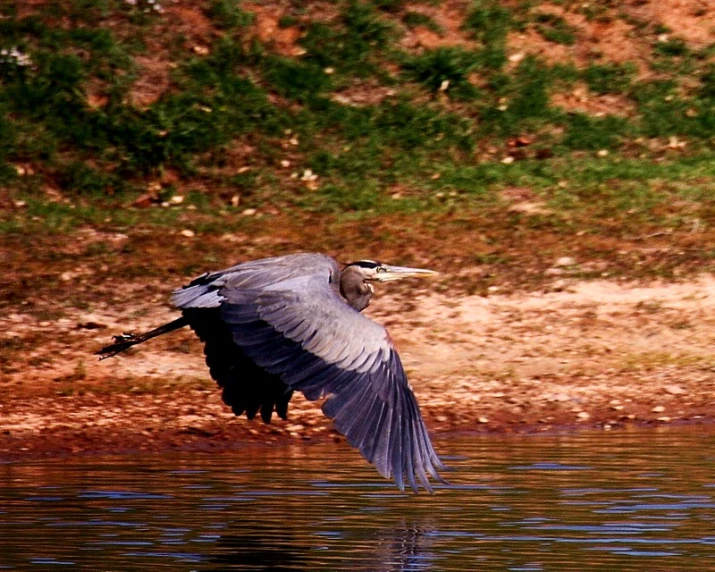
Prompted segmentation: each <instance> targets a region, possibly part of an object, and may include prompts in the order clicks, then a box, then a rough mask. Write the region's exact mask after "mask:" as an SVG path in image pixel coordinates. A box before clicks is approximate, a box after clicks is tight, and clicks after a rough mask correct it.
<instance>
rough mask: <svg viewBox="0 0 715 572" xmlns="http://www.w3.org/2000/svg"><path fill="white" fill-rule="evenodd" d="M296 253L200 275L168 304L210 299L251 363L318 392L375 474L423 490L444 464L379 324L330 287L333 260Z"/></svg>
mask: <svg viewBox="0 0 715 572" xmlns="http://www.w3.org/2000/svg"><path fill="white" fill-rule="evenodd" d="M298 256H300V257H301V258H300V260H298V259H296V258H294V257H282V258H280V259H273V263H272V264H262V265H261V264H254V265H253V266H250V263H249V264H246V265H239V266H237V267H234V268H233V269H229V271H224V272H222V273H220V274H216V275H207V276H205V277H202V278H199V279H197V280H196V281H194V283H192V284H191V285H189V287H188V288H186V289H183V290H178V291H177V292H176V293H175V295H174V303H175V304H176V305H177V306H178V307H179V308H181V309H184V310H187V309H191V308H201V307H203V308H206V307H218V309H219V313H220V316H221V319H222V321H223V322H224V323H225V324H226V325H227V326H228V328H229V329H230V331H231V335H232V338H233V342H234V343H235V344H236V345H238V346H240V348H241V350H242V352H243V353H244V354H245V355H247V356H248V357H250V358H251V359H252V360H253V361H254V362H255V363H256V365H258V366H259V367H261V368H263V369H264V370H265V371H267V372H269V373H271V374H274V375H278V376H280V378H281V380H282V381H283V382H284V383H285V384H286V385H288V386H289V387H291V388H292V389H297V390H299V391H301V392H302V393H303V394H304V395H305V396H306V397H307V398H308V399H310V400H316V399H318V398H320V397H321V396H327V399H326V400H325V402H324V404H323V412H324V413H325V414H326V415H327V416H328V417H330V418H332V419H333V420H334V423H335V428H336V429H337V430H338V431H340V432H341V433H342V434H343V435H345V437H346V438H347V440H348V442H349V443H350V444H351V445H353V446H354V447H356V448H358V449H359V450H360V452H361V453H362V455H363V456H364V457H365V458H366V459H367V460H368V461H369V462H371V463H373V464H374V465H375V466H376V468H377V470H378V471H379V472H380V473H381V474H382V475H383V476H385V477H388V478H389V477H392V478H394V479H395V482H396V483H397V485H398V487H400V489H403V488H404V485H405V482H406V483H407V484H409V485H410V486H411V487H412V488H413V489H414V490H417V481H419V483H420V484H422V486H424V487H425V488H426V489H427V490H431V487H430V483H429V478H428V476H432V477H434V478H435V479H437V480H440V481H441V478H440V477H439V475H438V474H437V470H438V469H442V468H443V465H442V463H441V461H440V460H439V458H438V457H437V454H436V453H435V451H434V449H433V447H432V444H431V442H430V439H429V435H428V434H427V429H426V427H425V425H424V421H423V420H422V416H421V414H420V411H419V408H418V406H417V401H416V400H415V396H414V394H413V392H412V389H411V388H410V386H409V384H408V382H407V378H406V376H405V371H404V369H403V367H402V363H401V362H400V358H399V356H398V355H397V352H396V351H395V349H394V347H393V346H392V343H391V342H390V339H389V337H388V335H387V332H386V331H385V329H384V328H383V327H382V326H380V325H378V324H376V323H375V322H373V321H371V320H370V319H368V318H366V317H365V316H363V315H362V314H360V313H359V312H357V311H356V310H354V309H353V308H351V307H350V306H349V305H348V304H347V303H346V302H345V300H344V299H343V298H342V297H341V296H340V295H339V293H338V290H337V284H336V281H337V278H338V277H339V271H338V267H337V264H336V263H335V261H334V260H332V259H331V258H328V257H325V256H321V255H298ZM276 261H278V262H281V263H284V264H283V265H284V268H283V269H282V270H280V269H278V268H280V266H281V264H278V265H277V266H276ZM277 267H278V268H277ZM287 268H290V271H286V269H287Z"/></svg>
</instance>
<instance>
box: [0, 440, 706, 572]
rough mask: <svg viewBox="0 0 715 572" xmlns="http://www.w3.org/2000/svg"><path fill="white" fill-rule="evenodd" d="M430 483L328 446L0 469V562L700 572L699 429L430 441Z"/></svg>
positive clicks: (702, 494) (12, 565) (702, 475)
mask: <svg viewBox="0 0 715 572" xmlns="http://www.w3.org/2000/svg"><path fill="white" fill-rule="evenodd" d="M436 445H437V447H438V450H440V451H441V452H442V453H444V454H445V457H446V458H447V462H448V464H449V465H450V466H452V467H453V468H454V471H453V472H452V473H451V474H450V475H449V478H450V479H451V481H452V482H453V485H452V486H449V487H440V488H439V489H438V490H437V493H436V494H435V495H426V494H420V495H419V496H415V495H413V494H411V493H404V494H402V493H400V492H399V491H398V490H397V489H396V488H394V487H393V486H391V485H390V484H389V483H387V482H385V481H383V480H381V479H380V477H379V476H377V475H376V473H374V472H373V470H372V469H371V468H370V467H368V466H367V465H366V464H364V463H363V462H362V461H361V460H360V459H359V457H358V455H357V454H356V453H355V452H354V451H352V450H350V449H349V448H348V447H347V446H345V445H342V444H325V445H309V446H275V447H267V446H255V445H252V446H247V447H245V448H243V449H241V450H239V451H232V452H230V453H221V454H193V453H192V454H170V455H162V456H158V455H157V456H151V455H145V456H132V457H120V456H111V457H81V458H64V459H59V460H49V461H33V462H22V463H9V464H4V465H0V570H42V571H44V570H62V569H81V570H92V571H100V570H107V571H131V570H153V569H166V570H197V571H218V570H252V571H255V570H310V571H313V570H376V571H381V570H396V571H397V570H399V571H410V572H412V571H421V570H430V571H431V570H465V571H467V570H468V571H474V570H480V571H488V570H495V571H496V570H498V571H504V570H507V571H514V572H516V571H523V572H526V571H529V572H532V571H533V572H538V571H581V570H604V571H606V570H608V571H613V570H619V571H630V570H632V571H636V570H637V571H642V570H667V571H673V570H693V569H694V567H695V566H697V567H698V568H699V569H701V570H715V462H714V461H715V447H714V445H715V429H713V428H708V429H703V428H701V427H700V428H668V429H667V430H663V431H656V430H652V429H651V430H639V431H614V432H609V433H604V432H587V433H578V434H567V435H533V436H486V437H464V438H457V439H449V440H445V441H437V443H436Z"/></svg>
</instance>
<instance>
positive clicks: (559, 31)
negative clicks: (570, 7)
mask: <svg viewBox="0 0 715 572" xmlns="http://www.w3.org/2000/svg"><path fill="white" fill-rule="evenodd" d="M536 31H537V32H539V34H541V36H542V37H543V38H544V39H545V40H548V41H549V42H553V43H555V44H564V45H566V46H573V45H574V43H575V42H576V29H575V28H574V27H573V26H569V25H568V24H567V23H566V20H564V19H563V18H562V17H561V16H557V15H556V14H543V13H541V14H537V15H536Z"/></svg>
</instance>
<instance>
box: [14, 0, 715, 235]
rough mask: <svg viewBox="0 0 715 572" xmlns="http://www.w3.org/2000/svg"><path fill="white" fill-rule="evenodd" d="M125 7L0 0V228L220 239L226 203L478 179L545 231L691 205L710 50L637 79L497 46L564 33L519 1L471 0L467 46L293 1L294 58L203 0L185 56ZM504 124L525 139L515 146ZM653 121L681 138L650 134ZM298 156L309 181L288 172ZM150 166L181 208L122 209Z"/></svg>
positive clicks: (240, 221)
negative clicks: (155, 90) (604, 101)
mask: <svg viewBox="0 0 715 572" xmlns="http://www.w3.org/2000/svg"><path fill="white" fill-rule="evenodd" d="M145 4H146V3H143V2H139V3H138V4H137V5H136V6H131V5H129V4H128V3H126V2H121V1H119V0H104V1H103V2H87V1H84V0H69V1H67V2H60V1H59V0H56V1H51V2H49V3H48V4H47V5H46V6H43V10H42V11H39V10H38V11H37V12H36V13H34V14H31V13H29V14H28V15H25V16H23V17H20V16H19V15H18V12H17V10H16V9H14V8H13V7H12V6H10V5H3V6H2V7H0V13H1V14H2V16H3V17H2V18H1V19H0V49H5V50H7V53H6V55H5V56H3V57H0V186H1V187H2V188H3V189H4V190H5V189H7V195H8V197H9V198H8V201H9V202H7V203H4V204H7V205H12V204H13V202H16V201H24V202H25V203H26V206H25V207H22V208H5V209H4V210H2V211H0V233H4V234H8V235H16V236H31V235H32V233H43V232H44V233H50V234H61V233H66V232H71V231H72V230H73V229H75V228H77V227H79V226H82V225H93V226H103V225H109V226H112V227H114V228H118V229H131V228H143V227H151V228H161V227H167V228H173V227H175V226H180V225H181V226H182V228H183V226H184V225H186V226H187V228H192V229H195V230H196V231H197V232H200V233H208V234H220V233H223V232H228V231H231V230H235V229H244V230H245V229H250V228H253V226H256V227H258V226H260V223H258V222H255V221H254V220H253V219H251V218H250V217H241V216H240V213H241V212H242V211H243V210H244V209H246V208H252V209H257V210H258V211H259V212H260V213H270V212H271V211H277V212H281V213H285V212H290V213H302V212H307V213H327V214H330V215H337V216H345V217H349V218H352V219H360V218H361V217H370V216H374V215H375V214H394V213H408V214H414V213H422V215H425V216H426V214H429V213H438V214H443V213H449V212H451V211H452V210H454V209H458V208H461V206H464V205H466V207H464V208H469V209H481V208H483V209H497V210H498V209H502V208H504V207H503V205H502V204H501V202H500V200H499V198H498V196H499V192H500V191H501V190H503V189H506V188H509V187H512V186H524V187H528V188H531V189H533V190H534V191H535V192H539V193H541V194H542V195H543V196H544V197H545V200H547V201H548V202H549V204H550V205H551V207H552V208H554V209H557V210H559V211H560V212H559V216H557V217H555V220H556V221H557V226H558V225H566V224H572V223H571V222H568V220H570V219H569V217H574V216H577V217H581V218H584V217H585V218H587V217H588V216H592V217H596V216H599V217H600V216H606V215H609V216H610V217H611V218H614V219H618V220H621V221H624V222H628V216H626V215H625V214H624V213H627V212H628V211H630V210H633V213H634V214H633V216H632V217H631V218H632V220H634V221H635V220H640V221H648V224H659V222H658V221H660V222H661V223H663V224H671V223H672V221H673V220H675V219H677V218H678V217H680V219H682V220H685V219H686V218H687V216H689V215H688V214H687V212H690V210H693V209H694V210H696V211H698V212H699V213H700V216H701V217H702V218H703V219H707V218H708V217H710V216H711V210H712V206H711V204H710V200H709V195H708V194H707V193H705V192H702V189H705V190H707V191H708V192H709V191H710V190H712V177H713V173H712V169H709V168H708V167H707V165H708V161H711V160H712V154H713V146H714V139H713V133H715V105H714V102H715V67H713V65H712V63H711V56H712V49H707V48H706V49H700V50H697V49H694V48H692V47H689V46H688V45H687V44H685V43H684V42H683V41H682V40H679V39H677V38H671V39H669V40H668V41H666V42H656V41H654V40H653V41H652V42H651V45H652V59H651V60H649V61H648V62H647V64H648V65H650V66H651V67H652V68H653V69H655V70H657V76H656V77H657V79H651V78H649V77H640V76H639V74H638V73H636V72H637V69H638V68H637V67H636V66H635V64H633V63H618V64H616V63H609V62H607V61H602V62H601V61H599V63H594V64H591V65H589V66H586V67H582V68H577V67H576V66H572V65H563V64H561V65H551V64H548V63H547V62H545V61H543V60H541V59H539V58H538V57H535V56H527V57H525V58H524V59H522V60H521V61H519V62H518V63H516V62H514V63H511V62H509V60H508V57H507V56H508V53H507V36H508V34H509V33H510V32H512V31H518V30H524V29H526V27H527V26H533V27H534V28H535V29H536V30H537V31H538V32H539V33H540V34H541V35H542V36H543V37H544V38H546V39H547V40H549V41H552V42H556V43H560V44H564V45H573V44H574V42H576V41H579V40H580V39H579V37H578V34H577V31H576V30H575V29H574V28H572V27H571V26H569V25H568V23H567V22H566V21H565V20H564V19H563V18H561V17H558V16H554V15H552V14H547V13H543V12H539V10H538V7H539V6H538V3H536V4H535V3H533V2H532V3H523V4H520V5H518V6H506V5H504V4H503V3H500V2H496V1H494V0H474V1H473V2H472V3H471V4H470V5H469V7H468V9H467V11H466V12H465V15H464V21H463V23H462V25H461V27H460V33H461V34H463V37H464V38H466V39H467V40H468V41H469V42H471V43H468V44H462V45H459V46H456V45H454V46H442V47H437V48H434V49H427V48H424V47H417V48H415V47H410V48H406V47H405V45H406V44H405V43H404V42H403V39H404V35H405V34H408V33H410V29H411V28H414V27H418V26H424V27H428V28H430V29H432V30H433V31H435V32H437V33H439V34H444V36H443V37H446V31H445V30H441V29H440V28H439V26H438V25H437V23H436V21H435V20H434V19H432V18H430V17H428V16H425V15H424V14H423V13H421V12H418V11H416V10H415V9H414V8H415V6H414V5H413V4H411V3H407V2H404V1H401V0H335V1H334V2H332V3H330V10H329V11H328V12H326V13H329V16H327V17H325V18H320V19H315V20H310V19H309V18H308V16H307V15H306V14H308V13H309V11H308V10H307V9H306V8H305V6H303V5H302V3H300V2H294V3H292V4H291V6H290V7H287V8H286V10H285V13H284V14H283V15H282V16H281V19H280V22H279V25H280V26H282V27H283V28H287V27H296V28H297V29H299V30H300V37H299V38H298V39H297V44H296V46H294V48H295V49H296V50H299V49H300V50H303V52H304V53H302V54H301V55H299V56H298V55H288V53H287V52H285V51H284V52H280V53H279V52H277V51H276V50H275V49H274V47H273V46H272V45H271V43H270V42H268V43H267V44H266V45H263V44H261V43H260V41H258V40H257V39H256V35H255V33H254V30H253V29H252V25H253V23H254V16H253V15H252V14H251V13H250V11H249V10H248V8H243V7H242V6H241V4H237V3H234V2H229V1H227V0H205V1H202V2H198V3H197V4H196V6H195V9H196V10H197V11H200V13H201V17H202V18H205V19H206V21H207V22H209V23H210V25H211V26H213V28H214V30H215V33H212V34H208V35H206V36H202V38H203V39H202V40H201V41H202V42H205V43H206V46H205V53H204V51H201V52H197V51H196V50H194V49H193V47H192V46H193V43H194V42H193V40H191V41H190V40H189V39H188V38H187V37H186V36H185V35H184V34H185V31H180V30H175V29H174V27H173V26H172V21H171V20H169V19H168V16H167V15H166V14H164V13H161V12H158V11H156V10H148V11H146V10H145V9H146V8H148V7H149V5H148V4H146V5H145ZM423 4H424V5H425V6H431V7H432V8H434V7H436V6H438V5H439V2H436V1H435V2H424V3H423ZM411 8H412V9H411ZM584 9H585V8H584ZM604 10H605V8H604V7H600V8H599V10H598V11H596V12H597V13H596V12H593V11H592V12H589V13H588V14H587V16H588V17H590V18H605V17H606V12H605V11H604ZM638 33H642V34H650V36H652V35H653V30H652V29H650V30H649V29H648V28H647V27H643V28H642V29H641V28H639V32H638ZM651 40H652V38H651ZM13 48H14V50H15V51H13V52H12V55H10V50H11V49H13ZM139 58H156V59H158V60H160V61H161V62H163V65H165V67H166V70H165V71H166V78H167V80H166V81H167V83H168V87H167V89H166V91H165V92H164V93H163V94H161V96H160V97H158V98H157V99H156V100H155V101H153V102H152V103H150V104H147V105H144V106H138V105H135V104H133V103H132V101H133V99H132V97H133V93H134V91H135V90H137V89H140V88H141V82H140V80H141V78H142V77H143V76H142V74H143V73H144V72H143V70H142V67H141V65H140V64H139V62H140V59H139ZM577 82H584V83H585V84H586V85H587V86H588V88H589V92H590V93H592V94H596V95H613V94H618V95H619V97H620V98H623V99H625V100H626V101H627V103H628V104H629V114H628V117H621V116H616V115H608V114H606V115H603V116H600V115H599V116H596V115H594V114H587V113H567V112H564V111H561V110H559V109H557V108H556V107H555V106H554V105H553V102H552V94H553V93H554V92H556V91H558V90H563V89H571V88H572V86H574V85H576V84H577ZM631 108H632V111H631ZM522 135H527V136H528V137H527V139H528V140H529V141H532V144H531V145H528V146H526V147H525V148H523V149H515V148H514V147H513V145H512V141H513V138H515V137H520V136H522ZM671 138H675V140H676V141H681V140H684V141H685V147H677V148H674V149H670V148H668V147H667V143H668V141H669V140H671ZM487 150H489V152H487ZM603 151H607V152H608V155H607V156H603V155H604V153H601V156H599V155H598V153H599V152H603ZM505 157H509V158H511V159H513V160H514V162H513V163H511V164H509V163H508V162H506V163H503V162H502V160H503V159H504V158H505ZM285 165H288V166H285ZM18 169H19V170H18ZM28 169H30V170H31V173H27V172H26V171H27V170H28ZM306 169H310V170H312V172H313V173H315V174H316V175H317V180H316V182H315V185H314V188H312V187H311V186H310V185H307V184H306V183H305V181H301V174H302V173H303V172H304V171H305V170H306ZM19 172H22V174H18V173H19ZM291 174H295V176H294V177H291ZM435 175H438V178H434V177H435ZM165 179H166V180H165ZM564 180H568V181H569V186H568V188H567V190H563V189H562V188H561V187H559V183H560V182H562V181H564ZM156 181H164V182H163V183H162V185H161V193H162V197H163V198H168V197H169V196H171V195H173V194H181V195H184V196H185V201H184V203H182V205H181V206H175V207H170V208H163V207H150V208H147V209H139V208H134V207H132V204H133V201H134V200H135V199H136V198H137V197H138V196H139V195H141V194H143V193H145V192H146V189H147V187H148V186H149V185H150V184H155V183H156ZM167 181H168V182H167ZM658 181H665V186H666V187H667V189H668V191H667V192H662V191H656V188H657V182H658ZM677 181H680V183H681V185H685V187H687V191H686V190H685V189H684V188H681V187H679V186H678V185H676V182H677ZM48 189H50V190H51V191H52V193H50V194H48V193H47V190H48ZM395 189H399V192H397V193H396V191H395ZM699 189H700V190H699ZM451 193H454V195H452V194H451ZM396 194H397V198H394V195H396ZM437 195H440V196H437ZM686 195H687V197H688V198H687V199H686V198H685V197H686ZM57 196H60V197H61V198H60V199H58V198H57ZM48 197H52V198H48ZM234 197H238V201H239V206H237V207H235V206H232V205H231V200H232V199H233V198H234ZM668 201H675V202H676V203H677V204H676V206H672V205H671V206H668ZM678 201H684V202H683V203H682V205H680V203H678ZM678 205H680V206H678ZM693 205H695V206H693ZM189 206H191V207H192V209H188V207H189ZM666 207H667V208H666ZM474 212H475V213H476V214H475V215H474V216H475V217H476V216H479V213H478V212H477V211H474ZM341 213H342V214H341ZM267 216H268V215H267ZM509 216H512V215H509ZM513 216H515V217H517V215H513ZM518 217H521V218H520V219H519V220H522V219H523V220H526V221H528V224H530V225H544V227H545V226H547V225H548V224H549V223H548V220H547V219H546V218H544V217H542V218H539V217H531V218H529V217H526V218H524V217H523V216H522V215H518ZM518 217H517V218H518ZM585 218H584V220H585ZM559 221H560V222H559ZM564 221H566V222H564ZM589 224H590V225H592V226H591V227H589V228H596V227H598V223H596V222H594V220H591V222H590V223H589ZM630 224H631V222H629V225H630ZM603 228H605V226H604V227H603ZM604 232H605V230H604ZM609 232H610V231H609Z"/></svg>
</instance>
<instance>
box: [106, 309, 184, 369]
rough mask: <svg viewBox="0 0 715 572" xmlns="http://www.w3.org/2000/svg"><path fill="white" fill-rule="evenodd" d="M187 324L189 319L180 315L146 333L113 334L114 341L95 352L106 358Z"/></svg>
mask: <svg viewBox="0 0 715 572" xmlns="http://www.w3.org/2000/svg"><path fill="white" fill-rule="evenodd" d="M188 324H189V320H188V319H187V318H186V316H181V318H177V319H176V320H174V321H173V322H169V323H168V324H164V325H163V326H159V327H158V328H155V329H153V330H151V331H150V332H147V333H146V334H141V335H139V336H136V335H134V334H132V333H125V334H122V335H120V336H114V338H113V339H114V343H113V344H110V345H108V346H105V347H103V348H102V349H101V350H99V351H98V352H96V354H97V355H98V356H100V357H99V359H100V360H103V359H107V358H109V357H112V356H115V355H117V354H118V353H120V352H123V351H124V350H126V349H127V348H130V347H132V346H135V345H137V344H141V343H142V342H145V341H147V340H150V339H152V338H155V337H157V336H161V335H162V334H168V333H169V332H173V331H174V330H178V329H179V328H183V327H184V326H188Z"/></svg>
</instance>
